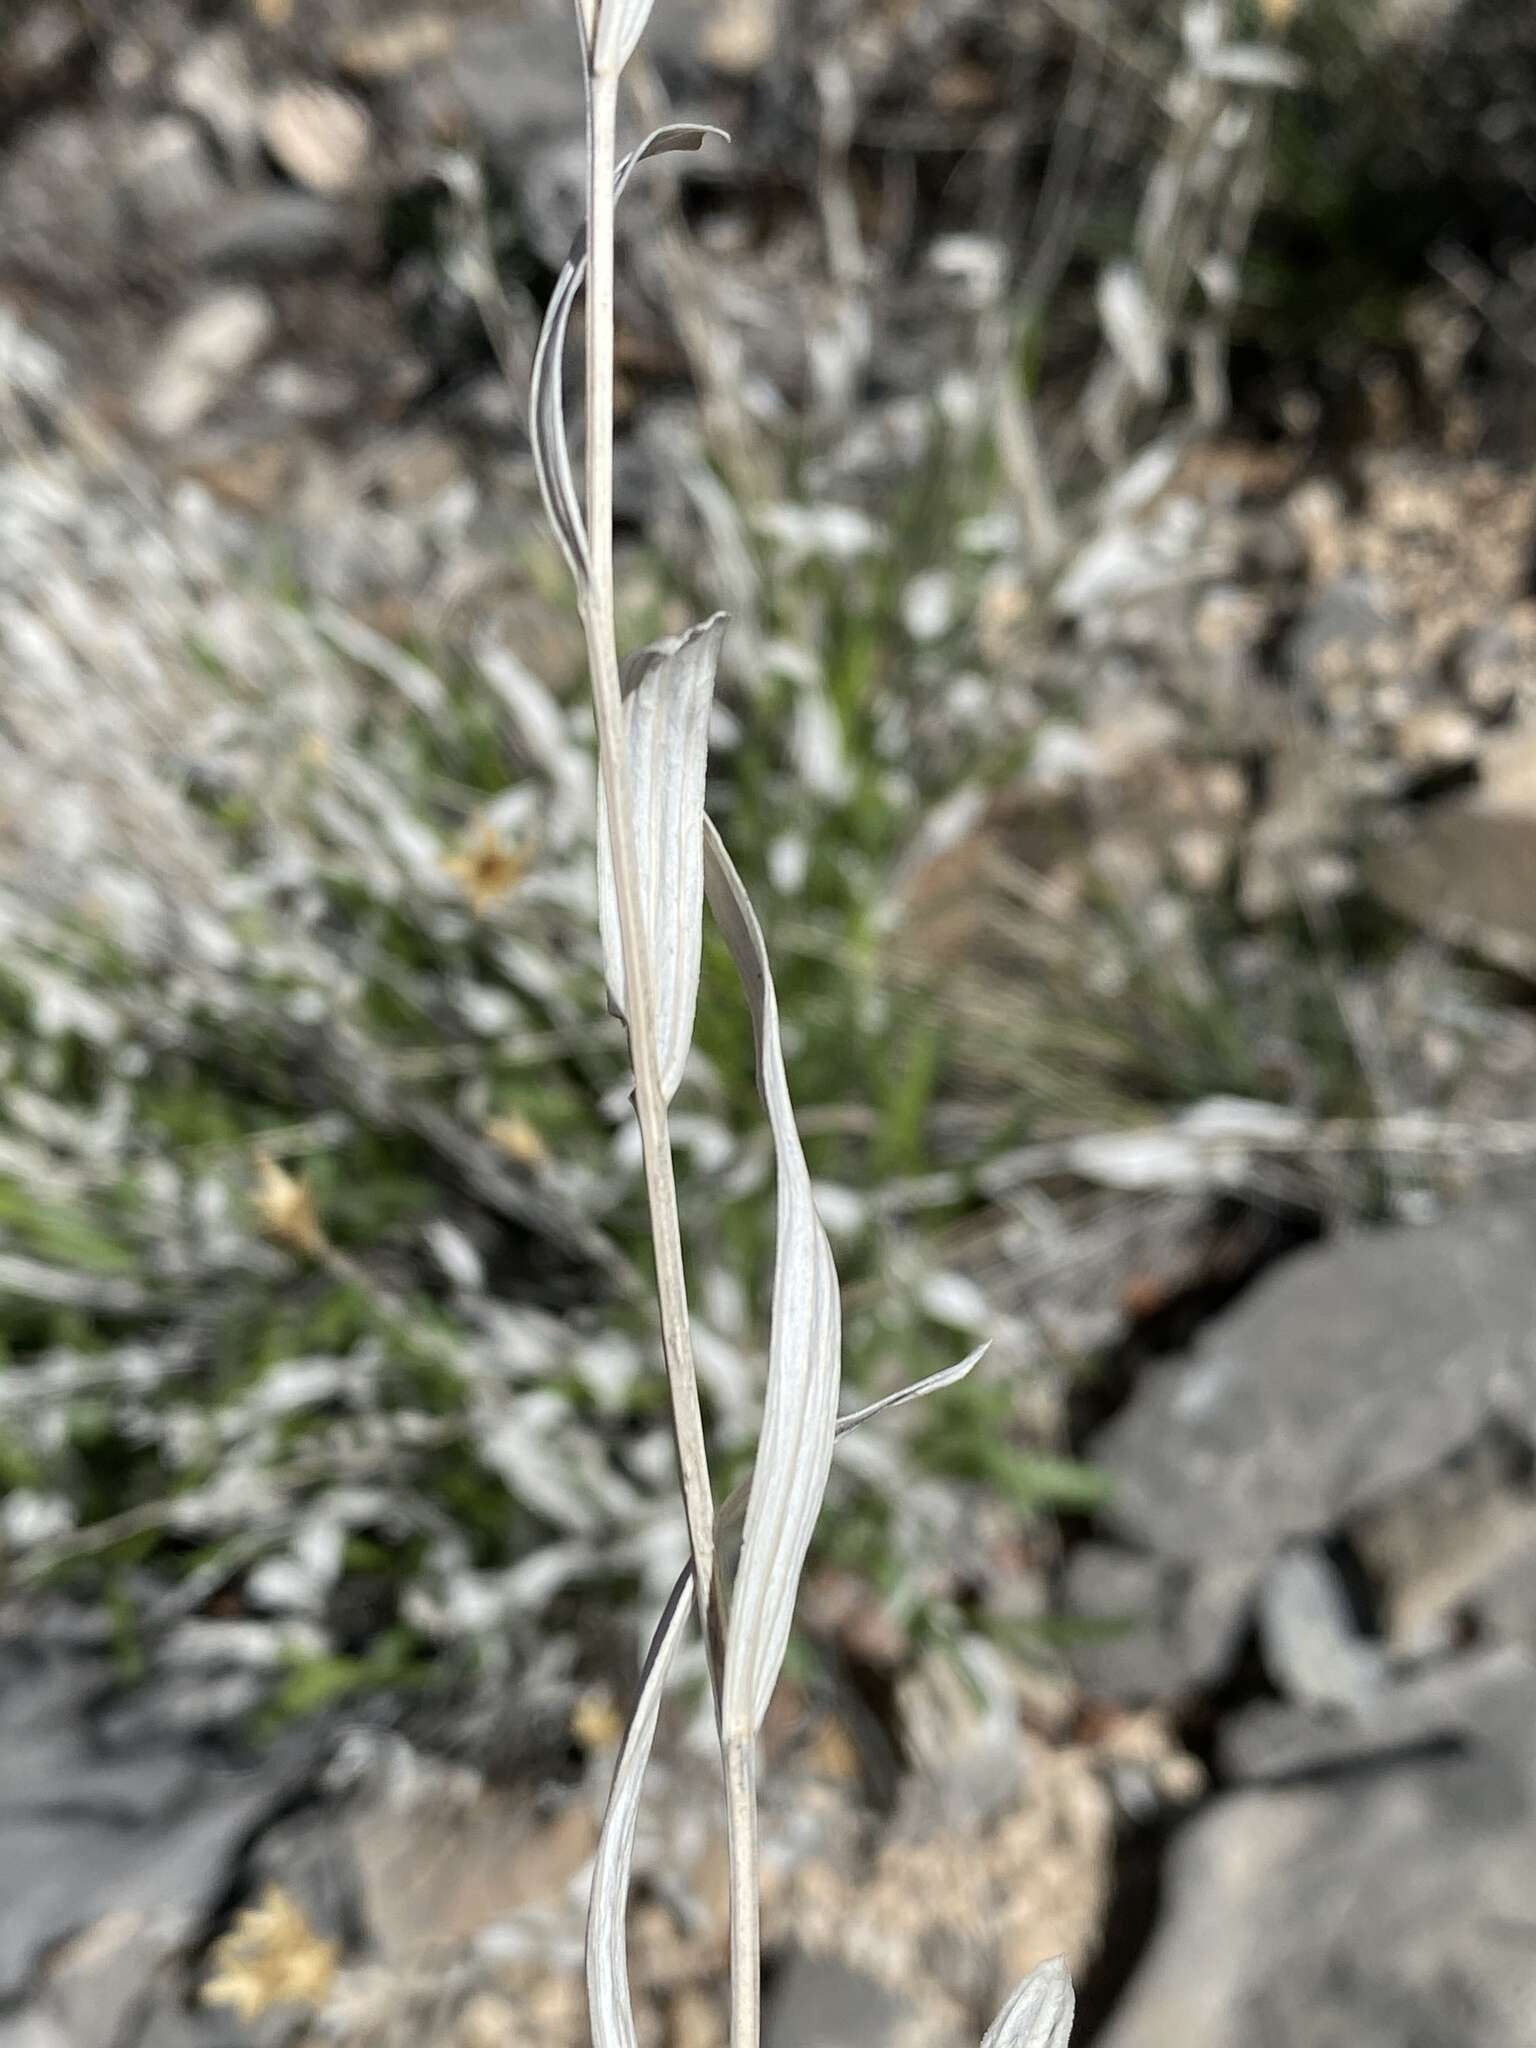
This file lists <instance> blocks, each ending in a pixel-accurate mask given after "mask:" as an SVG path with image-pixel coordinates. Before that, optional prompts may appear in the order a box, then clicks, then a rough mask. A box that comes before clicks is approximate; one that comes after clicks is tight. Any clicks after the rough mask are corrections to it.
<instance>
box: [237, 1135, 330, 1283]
mask: <svg viewBox="0 0 1536 2048" xmlns="http://www.w3.org/2000/svg"><path fill="white" fill-rule="evenodd" d="M251 1206H252V1207H253V1208H254V1209H255V1211H256V1217H257V1221H258V1222H259V1223H260V1225H261V1227H262V1229H263V1230H264V1231H265V1232H266V1234H267V1236H268V1237H270V1238H272V1239H274V1240H275V1241H276V1242H277V1243H278V1244H282V1245H286V1246H287V1247H288V1249H289V1250H290V1251H295V1252H301V1253H302V1254H303V1255H304V1257H305V1258H307V1259H318V1258H322V1257H323V1256H324V1255H325V1253H326V1252H327V1251H329V1249H330V1246H329V1245H328V1244H327V1242H326V1236H325V1232H324V1231H323V1230H322V1229H321V1228H320V1219H319V1217H318V1216H317V1215H316V1214H315V1204H314V1197H313V1196H312V1195H311V1194H310V1192H309V1189H308V1188H307V1187H305V1185H304V1183H303V1181H301V1180H295V1179H294V1177H293V1175H292V1174H291V1173H289V1172H287V1171H286V1170H285V1169H284V1168H283V1167H281V1166H279V1165H278V1163H277V1161H276V1160H275V1159H272V1158H269V1157H268V1155H267V1154H266V1153H265V1152H258V1153H257V1155H256V1192H255V1194H254V1195H253V1196H252V1198H251Z"/></svg>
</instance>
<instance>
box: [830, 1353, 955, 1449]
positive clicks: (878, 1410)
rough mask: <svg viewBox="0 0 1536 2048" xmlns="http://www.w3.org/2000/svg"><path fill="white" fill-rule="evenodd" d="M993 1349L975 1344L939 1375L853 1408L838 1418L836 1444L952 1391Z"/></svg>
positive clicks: (930, 1374)
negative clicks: (867, 1425) (915, 1404)
mask: <svg viewBox="0 0 1536 2048" xmlns="http://www.w3.org/2000/svg"><path fill="white" fill-rule="evenodd" d="M991 1349H992V1339H991V1338H990V1337H988V1338H987V1340H986V1342H985V1343H984V1344H978V1345H977V1346H976V1349H975V1350H974V1351H968V1352H967V1353H966V1354H965V1356H964V1358H962V1359H961V1360H960V1361H959V1363H958V1364H956V1365H946V1366H945V1367H944V1369H943V1371H942V1372H931V1373H929V1375H928V1377H927V1379H925V1380H914V1381H913V1382H912V1384H911V1386H909V1387H898V1388H897V1389H896V1391H895V1393H894V1394H882V1395H881V1396H880V1399H879V1400H878V1401H871V1402H870V1403H869V1405H868V1406H867V1407H865V1408H855V1409H854V1410H853V1412H852V1414H851V1415H839V1417H838V1418H837V1431H836V1434H837V1436H838V1439H839V1441H840V1440H841V1439H842V1438H843V1437H845V1436H846V1435H847V1434H848V1432H849V1430H850V1429H858V1428H860V1427H861V1426H862V1425H863V1424H864V1423H866V1422H873V1421H874V1419H875V1417H876V1416H877V1415H888V1414H889V1413H890V1411H891V1410H892V1409H893V1408H905V1407H906V1405H907V1403H908V1402H909V1401H922V1400H925V1399H926V1398H927V1396H928V1395H929V1394H937V1393H938V1392H939V1391H940V1390H941V1389H942V1388H944V1387H952V1386H954V1385H955V1384H956V1382H957V1381H959V1380H963V1379H965V1378H967V1377H968V1375H969V1374H970V1373H971V1372H973V1371H974V1370H975V1368H976V1367H977V1366H978V1365H980V1363H981V1361H982V1360H983V1359H984V1358H985V1357H986V1355H987V1353H988V1352H989V1351H990V1350H991Z"/></svg>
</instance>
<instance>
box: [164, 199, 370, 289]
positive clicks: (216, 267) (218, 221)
mask: <svg viewBox="0 0 1536 2048" xmlns="http://www.w3.org/2000/svg"><path fill="white" fill-rule="evenodd" d="M353 238H354V230H353V223H352V216H351V215H350V214H349V213H348V211H347V210H346V208H345V207H343V206H341V205H340V204H338V203H337V202H336V201H335V200H332V199H324V198H322V197H321V196H320V195H319V194H318V193H316V192H285V191H276V190H274V191H271V192H254V193H251V194H250V195H249V196H247V197H245V198H241V199H235V200H231V201H230V203H229V204H228V205H227V206H224V207H221V208H220V210H219V212H218V215H217V217H216V218H215V219H214V220H212V221H210V222H209V223H208V224H207V226H206V227H205V228H203V229H202V230H201V231H200V233H199V234H198V235H197V236H196V237H195V239H194V240H193V242H192V244H191V247H190V249H189V252H188V253H189V254H190V256H191V259H192V261H193V262H194V263H195V264H197V265H199V266H200V267H201V268H203V269H205V270H213V271H239V272H241V273H242V274H243V275H254V276H261V277H282V276H291V275H294V274H296V273H301V272H305V271H312V270H319V269H322V268H323V267H324V266H325V265H326V264H328V263H334V262H335V261H336V260H337V259H338V258H339V257H341V256H343V255H345V253H346V251H347V249H348V247H349V246H350V244H351V242H352V241H353Z"/></svg>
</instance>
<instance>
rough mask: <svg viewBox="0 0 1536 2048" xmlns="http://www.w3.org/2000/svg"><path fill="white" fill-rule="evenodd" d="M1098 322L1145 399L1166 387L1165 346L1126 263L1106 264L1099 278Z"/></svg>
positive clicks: (1138, 280) (1141, 289)
mask: <svg viewBox="0 0 1536 2048" xmlns="http://www.w3.org/2000/svg"><path fill="white" fill-rule="evenodd" d="M1098 308H1099V319H1100V321H1101V322H1102V323H1103V327H1104V338H1105V340H1106V341H1107V342H1108V343H1109V345H1110V347H1111V348H1112V349H1113V350H1114V352H1115V354H1116V355H1117V356H1118V357H1119V359H1120V361H1121V363H1122V364H1123V365H1124V367H1125V370H1126V372H1127V374H1128V375H1129V377H1130V379H1131V381H1132V383H1133V384H1134V385H1135V386H1136V388H1137V390H1138V391H1140V392H1141V393H1142V395H1143V397H1145V398H1154V399H1155V398H1161V397H1162V396H1163V394H1164V392H1165V391H1166V390H1167V388H1168V344H1167V336H1166V334H1165V332H1164V328H1163V322H1162V320H1161V318H1160V317H1159V315H1158V312H1157V309H1156V308H1155V307H1154V306H1153V304H1152V301H1151V300H1150V299H1149V298H1148V297H1147V290H1146V286H1145V285H1144V284H1143V283H1142V281H1141V278H1140V277H1139V276H1138V275H1137V273H1136V271H1135V270H1134V269H1133V268H1132V267H1131V265H1130V264H1129V263H1111V264H1109V265H1108V266H1107V267H1106V268H1105V270H1104V271H1103V273H1102V274H1101V276H1100V278H1099V289H1098Z"/></svg>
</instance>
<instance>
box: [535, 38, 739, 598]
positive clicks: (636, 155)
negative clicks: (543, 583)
mask: <svg viewBox="0 0 1536 2048" xmlns="http://www.w3.org/2000/svg"><path fill="white" fill-rule="evenodd" d="M604 11H605V12H606V10H604ZM641 25H642V27H643V26H644V23H643V21H642V24H641ZM598 33H599V35H601V33H602V24H601V22H600V23H599V25H598ZM706 135H717V136H719V137H720V139H721V140H722V141H729V139H730V138H729V137H728V136H727V135H726V134H725V131H724V130H723V129H721V128H709V127H702V126H699V125H697V124H695V123H693V122H683V123H674V124H673V125H671V126H668V127H665V128H658V129H656V130H655V131H654V133H653V134H650V135H648V136H647V137H646V138H645V140H644V142H642V143H641V144H640V147H639V148H638V149H633V150H631V151H630V153H629V155H628V156H627V157H625V158H624V159H623V160H622V162H621V163H620V164H619V166H618V168H617V169H616V170H615V172H614V175H613V196H614V199H615V200H618V199H619V198H621V197H622V195H623V192H624V187H625V186H626V185H627V184H628V183H629V181H630V178H631V177H632V176H633V175H634V172H635V169H636V167H637V166H638V165H640V164H642V163H644V162H645V160H646V158H647V157H653V156H662V155H665V154H666V152H667V151H669V150H695V149H700V148H702V147H703V144H704V138H705V136H706ZM586 274H587V238H586V234H585V231H583V232H582V233H581V234H579V235H578V236H577V237H576V240H575V242H574V243H573V244H572V247H571V253H570V256H569V257H568V258H567V260H566V265H565V268H564V269H563V270H562V271H561V273H560V275H559V278H558V279H557V280H556V283H555V289H554V291H553V292H552V293H551V295H550V301H549V305H548V307H547V309H546V311H545V314H544V325H543V327H542V328H541V329H540V331H539V345H538V347H537V348H536V349H535V351H534V357H533V376H532V380H531V382H530V385H529V394H528V396H529V407H528V409H529V413H530V415H531V418H532V435H533V467H534V473H535V474H536V476H537V477H538V481H539V494H540V496H541V497H542V498H543V500H544V510H545V512H546V514H547V515H548V518H549V523H550V525H551V526H552V527H553V529H554V534H555V538H556V540H557V541H559V543H560V549H561V552H562V554H563V555H564V556H565V559H566V561H567V563H568V564H569V566H570V571H571V575H572V576H573V577H574V578H575V581H576V588H577V591H578V592H579V593H580V594H582V595H583V596H585V593H586V588H587V580H588V574H589V569H588V561H587V527H586V520H585V518H584V516H583V514H582V509H581V498H580V496H579V494H578V492H577V489H576V475H575V471H574V470H573V469H572V467H571V449H570V442H569V440H568V438H567V436H566V431H565V376H564V371H565V339H566V333H567V331H568V329H569V327H570V324H571V309H572V307H573V306H574V305H575V303H576V295H577V293H578V292H579V291H580V290H581V286H582V280H583V279H584V278H585V277H586Z"/></svg>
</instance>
